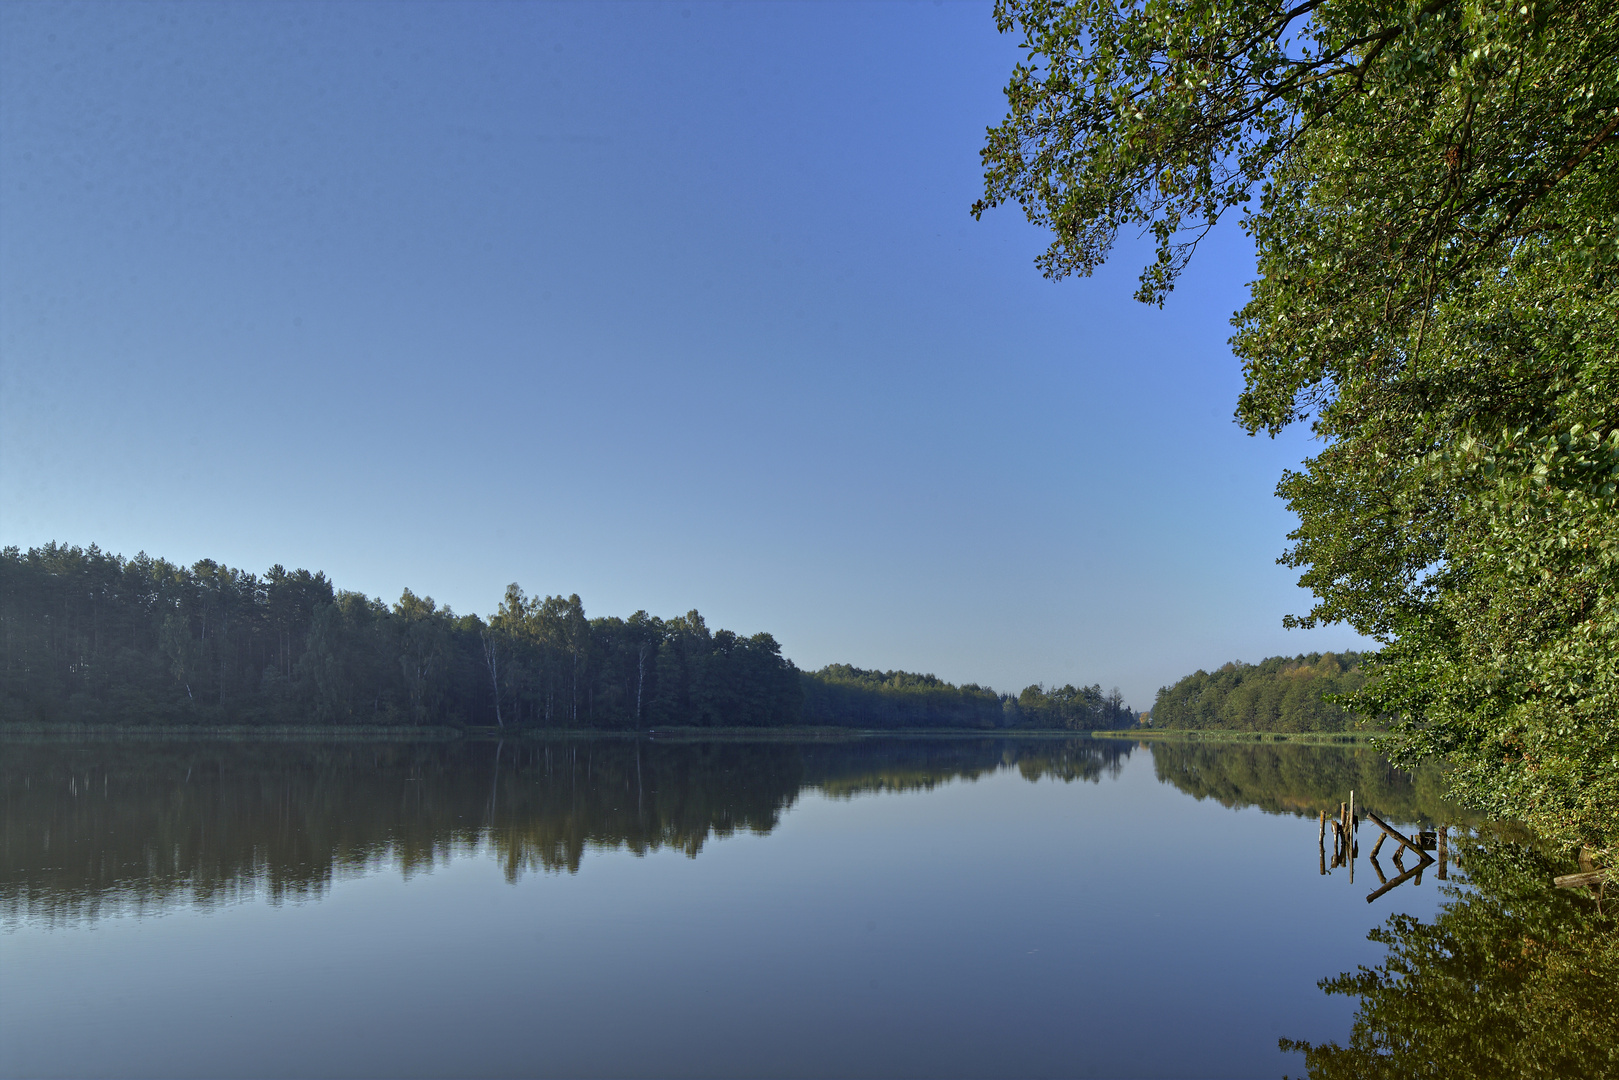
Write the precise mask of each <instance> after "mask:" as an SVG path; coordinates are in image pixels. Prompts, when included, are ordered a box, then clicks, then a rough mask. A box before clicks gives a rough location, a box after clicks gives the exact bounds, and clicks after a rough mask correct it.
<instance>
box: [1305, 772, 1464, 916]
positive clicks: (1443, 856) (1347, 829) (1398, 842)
mask: <svg viewBox="0 0 1619 1080" xmlns="http://www.w3.org/2000/svg"><path fill="white" fill-rule="evenodd" d="M1362 813H1364V814H1365V817H1366V820H1367V821H1370V822H1371V823H1372V824H1374V825H1376V826H1377V828H1378V830H1379V833H1378V837H1377V842H1376V843H1374V844H1373V845H1372V850H1371V853H1370V855H1369V857H1368V861H1369V862H1370V863H1371V864H1372V871H1373V872H1374V873H1376V874H1377V880H1378V887H1377V888H1375V889H1373V890H1372V891H1371V892H1370V893H1368V894H1367V896H1366V902H1367V903H1368V904H1370V903H1371V902H1372V901H1374V900H1376V899H1377V898H1378V897H1379V896H1382V895H1383V894H1384V893H1387V892H1388V891H1389V890H1391V889H1397V888H1399V887H1400V886H1401V885H1404V884H1405V883H1406V882H1407V881H1410V882H1412V883H1413V884H1416V885H1421V884H1422V874H1423V871H1425V870H1427V869H1428V868H1429V867H1430V866H1434V865H1436V864H1437V865H1438V869H1437V870H1436V871H1435V873H1434V877H1435V878H1437V879H1438V880H1440V881H1444V880H1446V879H1447V877H1448V876H1449V869H1450V865H1449V864H1450V859H1449V843H1448V841H1449V832H1450V829H1449V827H1448V826H1445V825H1441V826H1438V827H1437V828H1434V829H1418V830H1417V831H1416V832H1414V833H1412V834H1411V835H1410V836H1406V835H1404V834H1403V833H1401V832H1400V831H1399V830H1398V829H1396V828H1395V827H1394V826H1392V825H1390V824H1389V823H1388V822H1386V821H1384V820H1383V819H1382V818H1380V817H1378V816H1377V815H1376V814H1374V813H1373V812H1372V811H1370V810H1366V809H1365V808H1362ZM1360 817H1361V815H1360V814H1357V813H1356V812H1355V793H1354V792H1353V791H1351V792H1350V793H1349V799H1348V801H1347V802H1341V803H1339V804H1338V816H1337V817H1335V818H1330V819H1329V818H1328V817H1327V812H1326V811H1325V810H1322V811H1320V816H1319V818H1318V827H1317V831H1316V844H1317V847H1318V849H1319V852H1320V860H1321V861H1320V872H1321V873H1322V874H1326V873H1328V872H1329V866H1328V863H1327V827H1328V825H1329V824H1330V825H1331V827H1332V863H1331V866H1330V869H1331V870H1336V869H1338V868H1339V867H1345V868H1347V869H1348V871H1349V881H1350V884H1354V881H1355V861H1356V859H1357V858H1358V856H1359V855H1360V845H1359V844H1358V843H1357V842H1356V840H1355V834H1356V832H1358V831H1359V829H1360ZM1390 839H1392V840H1394V841H1395V848H1394V857H1393V860H1392V861H1393V863H1394V869H1395V870H1396V871H1397V874H1396V876H1395V877H1393V878H1390V877H1389V876H1388V875H1387V874H1386V873H1384V872H1383V866H1382V864H1381V863H1379V862H1378V861H1377V853H1378V851H1379V850H1380V849H1381V848H1382V847H1383V842H1384V841H1385V840H1390ZM1408 851H1409V852H1410V853H1411V854H1413V855H1415V856H1416V859H1417V864H1416V865H1415V866H1413V867H1411V868H1410V869H1409V870H1408V869H1406V866H1405V862H1404V857H1405V853H1406V852H1408ZM1430 851H1432V852H1434V854H1433V855H1429V854H1428V852H1430Z"/></svg>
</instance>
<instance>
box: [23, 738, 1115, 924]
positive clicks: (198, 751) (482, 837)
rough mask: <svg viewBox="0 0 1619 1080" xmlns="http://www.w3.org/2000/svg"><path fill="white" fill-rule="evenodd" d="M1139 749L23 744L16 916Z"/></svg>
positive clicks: (614, 837) (728, 828)
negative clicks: (814, 792)
mask: <svg viewBox="0 0 1619 1080" xmlns="http://www.w3.org/2000/svg"><path fill="white" fill-rule="evenodd" d="M1133 749H1134V744H1133V743H1128V742H1119V741H1110V740H1104V741H1092V740H1088V739H1069V738H1063V739H997V738H925V737H924V738H871V739H849V738H842V739H828V740H821V741H788V740H782V739H777V740H763V741H759V740H754V741H747V740H716V739H705V740H701V741H697V740H674V741H664V740H661V739H657V740H654V739H647V738H640V739H636V738H611V737H597V738H579V739H544V740H541V739H523V740H507V741H505V742H499V743H497V742H473V741H461V740H451V741H441V742H437V743H431V742H387V741H372V742H336V741H333V742H308V741H303V742H262V741H259V742H227V741H184V742H181V741H174V742H158V741H150V742H149V741H120V742H108V741H100V742H86V743H79V744H68V743H61V742H57V743H47V744H32V745H31V744H28V743H20V742H8V743H7V744H6V745H5V747H4V753H3V754H0V806H3V807H4V827H3V830H0V918H3V919H5V920H7V921H11V922H15V921H16V920H19V919H22V918H28V919H31V920H36V921H38V920H44V921H52V920H57V919H77V918H85V917H88V918H94V917H96V916H97V915H99V914H101V913H103V911H137V912H138V911H143V910H153V909H160V908H164V907H168V906H172V905H175V904H199V905H208V904H214V903H224V902H230V901H233V900H237V899H244V898H247V897H250V896H256V895H267V896H268V897H269V898H270V899H271V900H273V901H277V902H279V901H281V900H283V899H286V898H289V897H294V898H295V897H298V896H302V895H318V894H319V893H321V892H323V891H324V890H325V889H326V887H327V886H328V885H329V884H330V883H331V882H332V881H333V880H334V878H339V877H343V876H351V875H354V874H360V873H365V872H368V871H370V870H373V869H376V868H379V867H382V866H396V867H398V868H399V869H400V870H401V871H402V872H403V873H404V874H406V875H410V874H412V873H415V872H417V871H419V870H422V869H426V868H430V867H432V866H433V865H434V864H436V863H438V862H441V861H443V860H445V859H447V858H448V857H449V856H450V855H451V854H453V853H455V852H457V851H469V850H472V849H475V848H481V849H483V850H485V851H487V852H489V853H491V854H493V855H494V856H495V857H496V858H498V859H499V860H500V862H501V863H502V865H503V867H504V869H505V872H506V875H507V877H508V878H509V879H511V880H516V879H517V878H518V877H519V876H521V875H522V874H523V873H525V872H529V871H544V872H566V873H574V872H577V871H578V869H579V866H580V862H581V859H582V857H583V855H584V853H585V851H586V850H587V849H591V848H622V849H628V850H630V851H633V852H635V853H636V854H638V855H639V854H646V853H647V852H651V851H657V850H662V849H673V850H677V851H682V852H684V853H686V854H687V855H690V856H696V855H697V854H698V852H700V851H701V850H702V848H703V845H704V844H705V843H706V842H707V841H708V839H709V838H710V837H713V836H727V835H730V834H732V833H735V832H738V831H749V832H754V833H768V832H770V831H771V830H772V829H774V828H775V827H776V824H777V823H778V821H779V820H780V818H781V814H782V812H783V811H784V810H786V809H787V808H788V807H790V806H791V805H792V804H793V802H794V801H795V800H796V799H797V798H798V797H799V794H800V793H801V792H803V791H805V790H817V791H820V792H822V793H823V794H825V795H828V796H830V797H834V798H840V797H851V796H854V795H857V794H861V793H864V792H874V791H907V790H916V789H925V788H930V787H933V786H934V785H937V784H941V783H945V782H948V781H950V780H955V779H960V778H967V779H971V778H975V777H978V776H981V775H985V774H988V773H991V772H996V771H999V770H1002V769H1017V770H1019V771H1020V772H1021V773H1022V774H1023V775H1024V776H1025V777H1027V778H1029V779H1038V778H1041V777H1053V778H1057V779H1062V780H1091V781H1095V780H1097V779H1099V778H1100V777H1102V776H1103V775H1109V774H1113V775H1116V774H1117V772H1118V770H1119V768H1120V764H1121V762H1122V760H1123V759H1124V758H1125V757H1127V756H1128V755H1129V754H1130V753H1131V751H1132V750H1133Z"/></svg>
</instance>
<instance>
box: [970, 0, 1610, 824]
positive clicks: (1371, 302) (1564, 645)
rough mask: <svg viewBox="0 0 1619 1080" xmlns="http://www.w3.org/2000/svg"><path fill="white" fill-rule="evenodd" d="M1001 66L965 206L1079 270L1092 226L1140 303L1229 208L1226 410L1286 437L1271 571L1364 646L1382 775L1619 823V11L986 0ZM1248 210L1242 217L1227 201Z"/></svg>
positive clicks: (1479, 0)
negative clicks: (1151, 251) (1008, 216)
mask: <svg viewBox="0 0 1619 1080" xmlns="http://www.w3.org/2000/svg"><path fill="white" fill-rule="evenodd" d="M997 13H998V17H999V20H1000V24H1001V27H1002V29H1003V30H1013V29H1016V30H1018V31H1020V32H1021V33H1022V34H1023V36H1024V38H1025V47H1026V48H1027V49H1028V51H1029V55H1028V59H1027V61H1026V62H1025V63H1024V64H1021V65H1019V66H1018V67H1017V69H1016V70H1015V71H1014V73H1013V77H1012V80H1011V82H1010V84H1009V85H1008V88H1007V96H1008V101H1009V103H1010V105H1011V109H1010V112H1009V113H1008V115H1007V117H1006V119H1005V120H1004V121H1003V122H1002V124H1001V125H1000V126H999V127H997V128H995V129H993V130H992V131H991V132H990V136H989V140H988V143H987V145H986V147H985V149H984V152H983V153H984V162H985V170H986V172H985V182H986V193H985V198H984V199H983V200H982V201H981V202H980V203H979V204H978V205H977V206H975V208H974V210H975V212H976V213H982V212H983V210H985V209H986V208H988V207H990V206H994V205H996V204H998V203H1000V202H1004V201H1016V202H1018V203H1020V204H1021V205H1022V207H1023V208H1024V210H1025V212H1026V214H1027V215H1028V216H1029V217H1030V219H1031V220H1033V221H1035V222H1036V223H1039V224H1043V225H1046V226H1049V227H1050V228H1051V229H1052V230H1053V232H1054V233H1055V237H1054V240H1053V243H1052V246H1051V249H1050V250H1049V251H1048V252H1047V254H1046V255H1045V256H1044V257H1043V259H1042V263H1041V265H1042V266H1043V267H1044V269H1045V270H1046V272H1047V273H1048V274H1051V275H1053V276H1061V275H1063V274H1066V273H1070V272H1079V273H1089V272H1090V271H1091V270H1092V269H1094V267H1095V266H1097V265H1099V264H1100V262H1101V261H1102V260H1103V259H1104V258H1105V257H1106V255H1107V253H1108V251H1109V249H1110V247H1111V244H1112V242H1113V239H1114V237H1115V235H1116V233H1117V230H1118V228H1119V227H1121V226H1127V225H1135V226H1141V227H1144V228H1146V229H1148V230H1149V231H1151V232H1152V233H1153V234H1154V235H1155V237H1156V239H1157V242H1158V253H1157V257H1156V259H1155V261H1154V263H1153V264H1152V265H1151V266H1150V267H1148V269H1147V270H1146V272H1145V273H1144V274H1143V277H1142V290H1141V294H1140V296H1141V298H1142V299H1144V300H1149V301H1155V302H1159V303H1162V301H1163V299H1164V297H1165V295H1166V293H1167V292H1168V290H1169V289H1170V288H1171V287H1172V286H1173V283H1174V280H1175V277H1176V275H1177V274H1178V273H1179V271H1180V269H1181V268H1182V267H1183V266H1184V265H1185V262H1186V260H1187V258H1189V257H1190V255H1191V252H1192V249H1193V248H1194V247H1195V244H1196V240H1197V239H1198V238H1199V237H1200V236H1201V235H1202V234H1203V232H1204V231H1206V230H1207V228H1208V227H1210V226H1211V225H1212V224H1213V223H1214V221H1216V220H1217V219H1218V218H1219V217H1220V215H1221V214H1222V213H1223V212H1224V211H1225V210H1227V209H1229V208H1231V207H1234V206H1235V207H1242V208H1243V210H1242V213H1243V225H1244V228H1245V229H1246V230H1247V231H1248V232H1249V233H1250V235H1251V236H1252V237H1253V238H1254V241H1255V244H1256V248H1257V254H1258V268H1259V278H1258V280H1256V281H1255V282H1254V283H1253V285H1252V286H1251V294H1250V300H1249V303H1248V304H1247V305H1246V306H1245V307H1244V309H1243V310H1242V311H1241V312H1239V313H1238V314H1237V316H1236V317H1235V319H1234V325H1235V327H1236V330H1237V333H1236V336H1235V337H1234V338H1233V339H1232V343H1233V345H1234V347H1235V350H1236V352H1237V355H1238V356H1239V357H1241V358H1242V360H1243V362H1244V371H1245V376H1246V387H1245V389H1244V391H1243V393H1242V396H1241V398H1240V399H1239V402H1238V408H1237V416H1238V419H1239V421H1240V422H1241V423H1242V424H1243V425H1244V426H1245V427H1246V428H1247V429H1248V430H1249V431H1251V432H1259V431H1267V432H1270V433H1275V432H1277V431H1278V430H1280V429H1281V428H1282V427H1284V426H1286V425H1288V424H1290V423H1293V422H1295V421H1301V420H1308V421H1309V422H1310V423H1311V426H1312V429H1313V431H1314V433H1315V434H1316V435H1317V436H1318V437H1319V438H1321V439H1322V440H1323V442H1324V444H1325V446H1324V449H1323V450H1322V451H1321V452H1320V453H1319V454H1317V455H1316V456H1315V457H1314V458H1312V459H1310V460H1309V461H1307V462H1306V463H1305V466H1304V468H1303V469H1302V470H1300V471H1297V472H1290V473H1288V474H1286V475H1285V476H1284V477H1283V480H1282V482H1281V484H1280V486H1279V488H1278V490H1279V493H1280V494H1281V495H1282V496H1283V497H1284V498H1285V499H1286V500H1287V502H1288V505H1289V506H1290V508H1291V509H1292V510H1294V511H1295V512H1296V513H1297V514H1298V515H1299V519H1300V524H1299V527H1298V529H1297V530H1296V531H1295V532H1294V533H1293V534H1292V536H1291V539H1292V540H1293V541H1294V546H1293V547H1292V548H1291V549H1290V550H1289V552H1288V553H1287V555H1286V556H1285V557H1284V560H1283V561H1284V562H1286V563H1287V564H1288V565H1292V566H1295V567H1298V568H1300V569H1301V570H1302V571H1303V575H1302V578H1301V581H1302V583H1303V584H1305V585H1307V586H1309V587H1310V588H1311V589H1312V590H1313V591H1314V592H1315V594H1316V597H1317V603H1316V606H1315V607H1314V608H1313V609H1312V610H1311V611H1310V612H1309V613H1308V614H1306V615H1305V616H1303V617H1301V618H1297V619H1293V620H1290V621H1291V622H1292V624H1294V625H1302V626H1309V625H1314V624H1316V623H1319V622H1333V621H1341V622H1347V623H1349V624H1350V625H1352V626H1354V627H1355V628H1356V629H1357V630H1359V631H1361V632H1362V633H1365V634H1367V635H1370V636H1373V637H1375V638H1377V639H1379V640H1380V641H1382V642H1383V643H1385V644H1386V645H1387V646H1388V647H1387V648H1386V649H1385V650H1384V651H1383V652H1382V654H1381V657H1380V658H1379V659H1378V660H1377V661H1376V663H1375V664H1374V665H1372V666H1371V670H1370V671H1369V674H1371V675H1373V676H1376V677H1375V678H1374V679H1373V680H1372V681H1371V682H1369V683H1368V685H1367V688H1366V689H1365V690H1364V691H1363V693H1362V696H1361V698H1360V701H1359V703H1358V705H1359V708H1360V710H1361V711H1363V712H1365V713H1367V714H1369V715H1378V716H1386V717H1388V718H1389V719H1390V720H1391V721H1392V723H1393V728H1394V730H1395V732H1396V738H1395V739H1394V740H1392V741H1391V743H1390V748H1391V749H1392V750H1393V751H1394V752H1395V753H1397V754H1399V755H1400V756H1401V758H1402V760H1405V761H1415V760H1417V759H1418V758H1420V757H1421V756H1422V755H1424V754H1429V753H1443V754H1446V755H1448V756H1449V757H1450V758H1451V760H1452V761H1453V762H1455V763H1456V765H1457V768H1456V769H1455V770H1454V771H1453V772H1452V773H1451V776H1452V777H1453V782H1454V783H1455V785H1456V790H1457V792H1458V793H1459V794H1460V795H1462V796H1464V797H1466V798H1468V799H1470V800H1472V801H1473V802H1474V803H1476V804H1478V805H1480V806H1485V807H1488V808H1490V809H1491V810H1493V811H1497V812H1503V813H1508V814H1511V815H1513V816H1516V817H1519V818H1521V819H1522V820H1524V821H1525V822H1526V823H1527V824H1529V825H1530V826H1531V827H1532V828H1534V829H1535V830H1537V831H1538V832H1540V833H1541V834H1543V835H1547V836H1551V837H1555V838H1557V839H1559V840H1563V841H1567V842H1575V841H1581V842H1585V843H1590V844H1596V845H1603V844H1611V843H1612V842H1613V841H1614V840H1615V838H1616V837H1619V787H1616V784H1619V780H1616V779H1615V778H1616V776H1619V719H1616V718H1619V644H1616V643H1619V606H1616V604H1619V552H1616V545H1619V498H1616V495H1615V483H1616V481H1619V335H1615V334H1614V333H1613V327H1614V326H1615V325H1619V300H1616V298H1615V293H1614V283H1615V273H1616V270H1619V247H1616V227H1619V170H1616V168H1615V164H1614V156H1613V149H1612V146H1613V143H1614V142H1615V141H1616V140H1619V7H1615V6H1614V5H1612V4H1610V3H1605V2H1602V0H1535V2H1530V3H1520V2H1517V0H1513V2H1511V3H1505V2H1500V0H1495V2H1486V0H1425V2H1422V3H1415V2H1398V0H1378V2H1372V3H1368V2H1365V0H1309V2H1305V3H1301V4H1298V5H1297V6H1293V7H1286V6H1277V5H1274V4H1269V3H1261V2H1255V0H1193V2H1190V3H1188V2H1185V0H1140V2H1131V3H1126V4H1124V5H1122V6H1116V5H1114V4H1112V3H1103V2H1101V0H1080V2H1076V3H1062V2H1057V0H1003V2H1002V3H1000V4H998V5H997ZM1256 194H1257V195H1258V204H1257V206H1255V205H1254V203H1253V198H1254V196H1255V195H1256Z"/></svg>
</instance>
